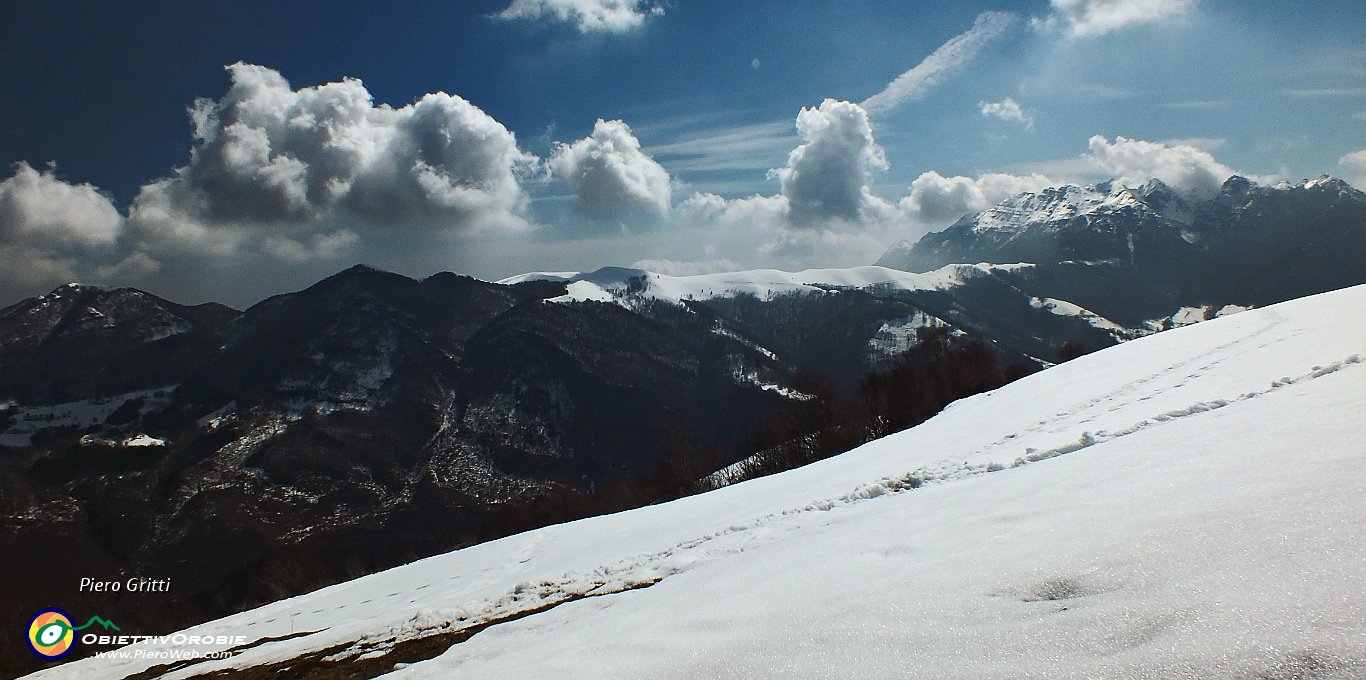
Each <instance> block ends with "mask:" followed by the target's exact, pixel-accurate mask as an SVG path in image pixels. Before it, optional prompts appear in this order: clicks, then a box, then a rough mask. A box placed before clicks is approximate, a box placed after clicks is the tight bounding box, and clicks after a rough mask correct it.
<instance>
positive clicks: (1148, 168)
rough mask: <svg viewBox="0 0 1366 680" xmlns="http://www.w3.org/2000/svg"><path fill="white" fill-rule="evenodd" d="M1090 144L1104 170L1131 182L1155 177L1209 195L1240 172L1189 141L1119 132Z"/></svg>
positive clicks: (1092, 139)
mask: <svg viewBox="0 0 1366 680" xmlns="http://www.w3.org/2000/svg"><path fill="white" fill-rule="evenodd" d="M1089 147H1090V150H1091V158H1092V159H1094V161H1095V162H1096V163H1097V164H1098V165H1099V166H1100V167H1101V168H1102V169H1103V170H1104V171H1105V172H1107V173H1108V174H1110V175H1111V176H1113V177H1114V178H1116V179H1118V180H1120V181H1122V182H1124V183H1125V184H1129V185H1134V184H1142V183H1143V182H1146V181H1147V180H1149V179H1152V178H1154V177H1155V178H1157V179H1160V180H1162V181H1163V182H1166V183H1167V184H1168V185H1170V186H1172V187H1174V188H1176V189H1180V190H1182V191H1188V192H1191V193H1194V194H1197V195H1202V196H1208V195H1211V194H1214V193H1215V192H1217V191H1218V190H1219V186H1220V185H1222V184H1223V183H1224V180H1226V179H1228V178H1229V177H1230V176H1232V175H1235V174H1237V173H1236V172H1235V171H1234V170H1233V168H1230V167H1228V166H1227V165H1224V164H1223V163H1220V162H1219V161H1217V160H1215V159H1214V156H1212V155H1211V154H1210V153H1209V152H1208V151H1205V150H1203V149H1199V148H1196V147H1194V146H1190V145H1187V144H1175V145H1168V144H1163V143H1161V142H1149V141H1144V140H1141V139H1128V138H1125V137H1118V136H1117V137H1115V141H1113V142H1111V141H1110V140H1109V139H1107V138H1105V137H1104V136H1101V135H1095V136H1093V137H1091V139H1090V141H1089Z"/></svg>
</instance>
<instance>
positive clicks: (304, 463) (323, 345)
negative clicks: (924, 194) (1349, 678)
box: [0, 177, 1366, 668]
mask: <svg viewBox="0 0 1366 680" xmlns="http://www.w3.org/2000/svg"><path fill="white" fill-rule="evenodd" d="M962 263H981V264H962ZM991 263H995V264H991ZM879 264H880V265H881V266H869V267H856V268H852V269H831V270H809V271H806V272H797V273H788V272H777V271H772V270H759V271H751V272H735V273H727V274H711V275H700V276H690V277H672V276H666V275H661V274H657V273H653V272H646V271H642V270H635V269H623V268H608V269H603V270H599V271H597V272H591V273H584V274H576V275H563V274H528V275H524V276H520V277H515V278H513V279H508V280H505V281H503V282H499V283H491V282H485V281H479V280H476V279H472V278H469V277H464V276H457V275H454V274H448V273H443V274H437V275H435V276H432V277H429V278H426V279H422V280H414V279H411V278H408V277H404V276H400V275H397V274H393V273H389V272H384V271H380V270H376V269H373V268H369V267H365V266H357V267H353V268H351V269H348V270H346V271H344V272H341V273H339V274H336V275H334V276H332V277H330V278H328V279H325V280H323V281H321V282H319V283H317V284H315V285H313V286H312V287H310V288H308V289H306V290H302V291H298V292H295V293H289V294H285V295H278V296H275V297H272V298H270V299H267V300H265V301H263V302H261V303H259V304H257V305H255V306H252V307H251V308H249V309H247V310H245V311H238V310H234V309H230V308H228V307H224V306H222V305H217V304H205V305H199V306H184V305H179V304H175V303H172V302H169V301H167V300H164V299H161V298H159V297H157V296H155V295H152V294H149V293H146V292H142V291H138V290H134V289H128V288H124V289H116V290H108V289H101V288H95V287H91V286H81V285H76V284H70V285H67V286H63V287H60V288H58V289H56V290H54V291H53V292H51V293H49V294H48V295H45V296H42V297H40V298H33V299H29V300H25V301H22V302H20V303H17V304H15V305H12V306H10V307H8V308H5V309H3V310H0V519H2V521H0V550H3V551H4V552H5V553H6V554H7V555H11V556H13V557H12V558H11V560H10V562H9V566H8V569H7V570H5V572H4V574H3V575H2V576H0V580H3V586H4V587H5V588H6V592H12V593H20V594H22V595H21V597H22V598H23V599H24V601H23V602H17V603H14V604H15V605H16V606H13V607H11V608H10V609H11V612H10V614H7V615H6V616H9V617H10V618H11V619H14V620H13V621H12V623H13V624H14V626H15V627H18V626H21V625H22V624H23V621H22V620H19V619H21V618H22V617H23V615H25V614H27V613H28V612H31V611H35V610H37V609H39V608H42V607H46V606H52V605H53V604H54V603H59V602H61V601H62V599H63V598H70V597H71V593H72V592H73V588H74V584H75V583H77V582H78V581H79V579H80V578H82V577H87V576H97V577H101V578H108V579H114V578H118V577H123V578H127V577H129V576H144V577H149V578H167V579H171V580H172V581H173V583H174V586H173V587H172V588H171V589H170V592H168V593H164V594H155V595H153V594H142V595H140V596H136V597H134V598H130V597H129V596H127V595H126V594H125V595H118V594H98V595H90V596H89V597H87V596H85V595H83V596H82V602H83V603H85V604H83V605H82V606H92V607H104V608H103V609H100V610H99V611H101V612H105V611H107V612H118V613H119V614H120V617H119V618H118V620H119V622H120V623H121V624H126V625H128V626H130V627H131V628H132V629H136V630H137V631H138V632H139V633H140V634H153V633H160V632H166V631H170V630H175V629H178V628H181V627H184V626H186V625H189V624H192V623H195V622H197V621H202V620H205V619H209V618H214V617H217V616H221V615H224V614H227V613H229V612H232V611H237V610H241V609H244V608H247V607H249V606H253V605H256V604H260V603H262V602H267V601H273V600H276V599H279V598H282V597H286V596H290V595H295V594H298V593H301V592H305V591H308V590H312V589H314V588H316V587H318V586H321V585H324V584H328V583H333V582H337V581H340V580H343V579H346V578H350V577H354V576H359V575H361V574H365V573H370V572H373V571H376V570H378V569H382V568H385V567H389V566H393V565H395V564H399V563H403V562H407V561H411V560H413V559H417V558H420V557H425V556H428V555H432V554H436V553H439V552H443V551H447V550H450V549H453V548H457V547H460V546H464V545H469V544H473V543H478V542H481V541H485V540H488V539H491V538H496V537H499V536H504V535H508V534H511V533H515V532H518V531H522V530H525V529H529V528H533V527H537V526H543V525H546V524H551V523H556V522H561V521H566V520H569V519H575V518H578V517H583V516H587V515H592V514H600V513H605V512H612V511H616V510H621V509H625V508H629V507H634V506H639V505H643V504H648V503H653V502H657V501H660V500H665V499H670V498H674V497H677V496H680V495H685V494H690V493H694V492H696V491H700V490H704V489H706V488H709V487H711V486H715V485H718V484H726V483H732V482H734V481H738V480H741V479H745V478H749V477H753V476H757V475H762V474H768V473H771V472H776V471H780V470H783V469H787V468H790V467H793V466H796V465H800V464H803V463H806V462H810V461H813V460H817V459H819V458H822V457H826V456H829V455H833V454H835V453H839V452H842V451H845V450H848V449H850V448H853V447H854V446H857V445H858V444H861V443H863V442H865V441H868V440H869V439H871V438H874V437H879V436H883V435H886V434H889V433H891V432H894V431H897V430H899V429H904V428H906V427H909V426H911V425H914V424H916V423H919V422H921V421H923V420H925V419H927V418H929V417H930V416H932V415H934V414H935V413H936V412H937V411H939V410H940V409H941V408H942V407H943V406H944V405H946V404H948V403H949V402H950V401H953V400H955V399H958V398H961V397H963V396H967V395H970V394H974V393H977V392H981V391H985V390H990V389H993V388H995V387H998V386H1000V385H1002V384H1004V383H1006V382H1008V381H1010V380H1011V379H1013V378H1016V377H1019V376H1022V375H1024V374H1027V373H1030V372H1032V371H1035V370H1037V369H1039V368H1041V367H1045V366H1048V365H1051V364H1053V363H1057V362H1060V361H1065V360H1067V359H1069V358H1071V357H1075V356H1077V355H1079V354H1082V353H1085V352H1089V351H1093V350H1096V349H1100V348H1103V347H1106V346H1109V345H1114V344H1116V343H1119V342H1123V341H1125V340H1128V339H1132V338H1135V337H1138V336H1141V335H1146V334H1150V333H1154V332H1157V331H1160V330H1163V329H1165V328H1168V327H1171V326H1174V325H1182V324H1185V323H1191V322H1195V321H1199V320H1201V319H1203V318H1209V317H1212V316H1216V315H1221V314H1227V313H1231V312H1235V311H1238V310H1240V309H1243V308H1247V307H1260V306H1264V305H1267V304H1271V303H1274V302H1279V301H1283V300H1288V299H1291V298H1295V297H1300V296H1303V295H1308V294H1311V293H1316V292H1322V291H1327V290H1332V289H1336V288H1341V287H1345V286H1348V285H1353V284H1357V283H1363V282H1366V195H1363V194H1362V193H1361V192H1359V191H1356V190H1355V189H1352V188H1351V187H1349V186H1347V185H1346V184H1344V183H1342V182H1341V181H1339V180H1334V179H1331V178H1321V179H1318V180H1313V181H1309V182H1304V183H1301V184H1298V185H1293V186H1292V185H1283V186H1279V187H1264V186H1257V185H1254V184H1252V183H1250V182H1248V181H1247V180H1243V179H1241V178H1236V177H1235V178H1232V179H1230V180H1229V181H1228V182H1226V183H1225V184H1224V186H1223V188H1222V189H1221V191H1220V192H1219V193H1218V195H1216V196H1214V197H1207V198H1195V197H1191V196H1185V195H1181V194H1180V193H1178V192H1176V191H1174V190H1172V189H1171V188H1169V187H1167V186H1165V185H1163V184H1161V183H1160V182H1156V181H1152V182H1149V183H1147V184H1146V185H1144V186H1142V187H1139V188H1127V187H1123V186H1120V185H1119V184H1118V183H1106V184H1101V185H1097V186H1094V187H1087V188H1080V187H1061V188H1058V189H1050V190H1048V191H1045V192H1041V193H1039V194H1023V195H1021V196H1017V197H1014V198H1012V199H1009V200H1007V201H1005V202H1003V203H1002V204H1000V205H998V206H996V207H995V208H992V209H991V210H988V211H986V212H983V213H981V214H978V215H972V216H968V217H965V218H964V219H962V220H960V221H959V222H958V223H956V224H955V225H953V226H951V227H949V228H948V229H946V230H944V231H942V232H938V233H933V234H929V235H927V236H926V237H924V238H923V239H921V241H920V242H918V243H916V244H914V245H911V244H899V245H898V246H896V247H893V248H892V249H891V250H889V251H888V253H887V254H886V255H885V256H884V257H883V258H882V260H881V262H879ZM917 272H919V273H917ZM54 555H60V556H61V559H53V558H52V556H54ZM137 612H144V613H137ZM31 663H32V660H31V659H27V658H25V659H11V658H8V657H5V658H0V668H8V667H10V666H11V665H13V666H14V667H16V668H17V667H27V666H28V665H31Z"/></svg>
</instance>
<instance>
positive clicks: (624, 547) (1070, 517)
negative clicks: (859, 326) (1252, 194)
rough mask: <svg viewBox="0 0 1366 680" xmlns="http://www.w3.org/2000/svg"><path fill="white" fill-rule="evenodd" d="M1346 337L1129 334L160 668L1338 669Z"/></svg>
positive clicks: (1364, 546)
mask: <svg viewBox="0 0 1366 680" xmlns="http://www.w3.org/2000/svg"><path fill="white" fill-rule="evenodd" d="M1364 357H1366V287H1356V288H1352V289H1348V290H1343V291H1338V292H1334V293H1328V294H1323V295H1318V296H1315V297H1312V298H1307V299H1303V300H1297V301H1294V302H1290V303H1285V304H1281V305H1275V306H1271V307H1266V308H1263V309H1256V310H1251V311H1248V312H1245V313H1241V314H1237V315H1233V316H1229V317H1225V318H1220V319H1215V320H1213V321H1210V322H1207V323H1201V324H1197V325H1194V326H1190V327H1185V328H1180V329H1177V330H1173V331H1169V332H1164V333H1160V334H1157V335H1153V336H1150V337H1146V338H1141V339H1139V340H1135V341H1133V342H1130V343H1126V344H1123V345H1120V346H1117V347H1114V348H1111V349H1107V350H1103V351H1101V352H1097V353H1095V354H1091V355H1087V356H1085V357H1081V358H1079V359H1076V360H1074V361H1071V362H1068V363H1066V364H1062V365H1060V366H1057V367H1055V368H1052V369H1049V370H1047V371H1044V372H1042V373H1039V374H1036V375H1033V376H1030V377H1028V378H1025V379H1023V380H1020V381H1018V382H1015V383H1013V384H1011V385H1009V386H1007V387H1005V388H1002V389H1000V390H997V391H995V392H990V393H986V394H982V395H979V396H976V397H972V398H969V399H965V400H962V401H960V402H957V403H956V404H954V405H952V406H951V407H950V408H948V409H947V410H946V411H945V412H944V413H942V414H940V415H939V416H937V417H936V418H934V419H932V420H930V421H929V422H927V423H925V424H923V425H921V426H919V427H917V428H914V429H912V430H909V431H906V432H903V433H900V434H897V435H893V436H891V437H887V438H885V439H882V440H879V441H876V442H873V443H870V444H868V445H866V446H863V447H861V448H859V449H857V450H855V451H852V452H850V453H847V454H844V455H841V456H838V457H835V458H832V459H829V460H826V461H823V462H820V463H817V464H814V465H811V466H808V467H805V468H801V469H798V470H794V471H791V472H789V473H785V474H781V475H776V476H772V477H766V478H763V479H758V480H754V481H750V482H745V483H742V484H738V485H735V486H731V487H727V488H725V489H722V490H720V491H717V492H713V493H709V494H705V495H701V496H695V497H692V498H687V499H684V500H680V501H676V502H673V503H668V504H664V505H657V506H652V507H648V508H644V509H641V510H636V511H631V512H626V513H621V514H618V515H611V516H606V517H598V518H593V519H589V520H583V521H579V522H574V523H571V524H565V525H558V526H553V527H548V528H545V529H541V530H538V531H533V532H529V533H526V534H521V535H517V536H513V537H510V538H506V539H502V540H499V541H494V542H491V543H486V544H482V545H479V546H476V547H473V548H469V549H466V550H461V551H457V552H453V553H449V554H446V555H441V556H437V557H433V558H429V559H426V560H422V561H419V562H415V563H413V564H410V565H407V566H404V567H400V568H397V569H393V570H390V571H387V572H383V573H379V574H375V575H372V576H368V577H365V578H361V579H358V580H356V581H352V582H349V583H344V584H340V585H337V586H334V587H331V588H327V589H324V590H321V591H318V592H315V593H312V594H309V595H304V596H301V597H296V598H292V599H289V600H285V601H281V602H278V603H275V604H272V605H269V606H266V607H262V608H260V609H256V610H252V611H249V612H244V613H242V614H238V615H235V616H231V617H228V618H225V619H222V620H219V621H215V622H212V623H207V624H204V625H202V626H199V627H196V628H194V629H192V630H191V631H188V632H189V633H190V634H195V635H207V634H213V635H243V636H246V637H247V639H248V640H249V641H257V640H261V639H264V638H270V637H276V636H288V635H289V634H290V633H291V631H316V632H313V633H311V634H306V635H302V636H298V637H293V638H290V639H287V640H281V641H274V642H264V643H261V644H257V645H254V646H250V647H248V648H246V649H244V650H243V651H242V653H241V654H239V655H237V656H234V657H233V658H231V659H226V660H215V661H203V662H200V663H197V664H193V665H189V666H186V667H183V668H181V669H179V670H175V671H173V672H171V673H170V674H169V675H168V676H167V677H189V676H192V675H194V674H199V673H206V672H209V671H212V670H216V669H225V668H233V667H245V666H260V665H263V664H271V663H279V664H282V665H288V666H291V667H292V668H293V669H294V671H295V672H296V673H297V672H303V671H306V670H307V669H308V668H309V667H310V666H326V665H328V664H333V663H348V664H362V663H369V664H372V665H371V666H369V668H372V669H382V670H386V671H387V670H391V669H394V668H395V663H396V662H398V661H404V660H406V661H415V660H420V659H423V658H427V657H431V656H432V655H433V654H436V653H439V652H442V650H445V651H444V653H440V655H439V656H435V658H427V660H425V661H420V662H418V663H414V664H411V665H406V664H404V665H403V666H404V667H402V668H400V669H399V672H398V673H397V674H396V675H395V677H399V678H446V677H461V678H506V677H584V678H600V677H623V678H626V677H629V678H638V677H668V678H693V677H934V678H954V677H960V678H984V677H1000V678H1017V677H1107V678H1168V677H1190V678H1197V677H1198V678H1206V677H1220V678H1235V677H1236V678H1252V677H1276V678H1279V677H1315V678H1337V677H1341V678H1348V677H1362V676H1363V674H1366V446H1363V445H1362V442H1361V436H1360V435H1361V432H1362V431H1363V428H1364V426H1366V365H1364V364H1363V358H1364ZM557 605H558V606H557ZM533 612H534V613H533ZM472 630H473V631H477V633H475V634H474V635H473V636H472V637H469V638H468V639H467V640H464V641H458V640H460V639H461V638H462V637H464V636H463V635H462V634H461V631H466V632H469V631H472ZM443 636H444V637H443ZM424 640H425V643H426V645H427V647H428V650H429V651H428V652H427V653H417V652H418V651H420V650H419V648H420V647H421V646H422V645H423V641H424ZM157 649H159V647H158V646H157V645H145V646H143V648H142V651H143V652H144V654H145V653H146V652H148V651H152V652H155V651H156V650H157ZM205 649H208V648H205ZM130 651H132V650H130ZM310 654H311V656H310ZM154 663H163V662H159V661H150V662H149V661H147V660H145V659H132V658H130V659H122V660H119V659H112V658H105V659H89V660H84V661H80V662H76V663H72V664H68V665H64V666H59V667H56V668H53V669H49V670H47V671H44V672H42V673H39V674H38V677H44V678H118V677H125V676H127V675H129V674H131V673H134V672H138V671H141V670H144V669H146V668H147V667H148V666H150V665H152V664H154ZM353 667H355V668H361V667H362V666H360V665H355V666H353ZM375 672H377V671H375Z"/></svg>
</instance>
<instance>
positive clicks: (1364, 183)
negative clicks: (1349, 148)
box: [1338, 149, 1366, 189]
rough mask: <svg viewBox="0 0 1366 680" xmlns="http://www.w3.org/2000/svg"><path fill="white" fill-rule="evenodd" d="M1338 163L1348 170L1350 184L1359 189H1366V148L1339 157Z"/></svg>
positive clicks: (1347, 178)
mask: <svg viewBox="0 0 1366 680" xmlns="http://www.w3.org/2000/svg"><path fill="white" fill-rule="evenodd" d="M1338 165H1340V166H1342V167H1343V169H1345V170H1347V177H1346V178H1345V179H1346V180H1347V182H1348V183H1349V184H1351V185H1352V186H1354V187H1356V188H1358V189H1366V149H1362V150H1360V151H1353V152H1352V153H1349V154H1347V155H1346V156H1343V157H1342V158H1339V159H1338Z"/></svg>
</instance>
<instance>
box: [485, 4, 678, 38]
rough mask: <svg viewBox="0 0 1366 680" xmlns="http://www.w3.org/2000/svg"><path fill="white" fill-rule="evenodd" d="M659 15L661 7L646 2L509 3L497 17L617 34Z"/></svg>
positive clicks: (661, 11)
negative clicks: (541, 20)
mask: <svg viewBox="0 0 1366 680" xmlns="http://www.w3.org/2000/svg"><path fill="white" fill-rule="evenodd" d="M663 13H664V8H663V7H662V6H660V5H652V4H651V3H650V1H649V0H512V4H510V5H508V6H507V8H506V9H504V10H503V11H502V12H499V13H498V16H500V17H502V18H504V19H551V20H554V21H561V22H564V23H567V24H573V25H574V26H576V27H577V28H578V29H579V31H580V32H582V33H592V32H598V31H602V32H609V33H621V32H625V31H629V30H631V29H634V28H638V27H640V26H641V25H642V24H644V23H645V18H646V17H649V16H658V15H661V14H663Z"/></svg>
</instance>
